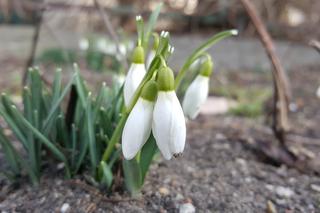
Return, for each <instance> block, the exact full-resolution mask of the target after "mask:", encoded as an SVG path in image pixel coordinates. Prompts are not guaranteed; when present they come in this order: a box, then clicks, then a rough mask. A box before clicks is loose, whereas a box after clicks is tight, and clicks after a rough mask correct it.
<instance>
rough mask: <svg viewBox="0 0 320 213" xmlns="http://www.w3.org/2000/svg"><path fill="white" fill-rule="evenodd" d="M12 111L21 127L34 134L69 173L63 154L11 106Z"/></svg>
mask: <svg viewBox="0 0 320 213" xmlns="http://www.w3.org/2000/svg"><path fill="white" fill-rule="evenodd" d="M12 109H13V111H14V113H16V114H17V117H18V118H19V121H20V122H21V123H22V124H23V125H25V126H26V128H28V129H29V130H30V131H32V132H33V133H34V136H35V137H37V138H38V139H39V141H40V142H41V143H43V144H44V145H45V146H46V147H47V148H48V149H49V150H50V151H51V152H52V153H53V154H54V155H55V156H56V158H58V159H59V160H61V161H62V162H64V163H65V167H66V169H67V173H69V171H68V168H69V167H68V162H67V159H66V157H65V156H64V154H63V153H62V152H61V151H60V150H59V149H58V148H57V147H56V146H55V145H54V144H53V143H52V142H51V141H49V140H48V139H47V138H46V137H45V136H44V135H43V134H41V132H40V131H39V130H37V129H36V128H35V127H34V126H33V125H32V124H30V122H29V121H27V120H26V119H25V118H24V117H23V116H22V115H21V114H20V112H19V111H18V110H17V108H16V107H15V106H12ZM68 176H69V175H68Z"/></svg>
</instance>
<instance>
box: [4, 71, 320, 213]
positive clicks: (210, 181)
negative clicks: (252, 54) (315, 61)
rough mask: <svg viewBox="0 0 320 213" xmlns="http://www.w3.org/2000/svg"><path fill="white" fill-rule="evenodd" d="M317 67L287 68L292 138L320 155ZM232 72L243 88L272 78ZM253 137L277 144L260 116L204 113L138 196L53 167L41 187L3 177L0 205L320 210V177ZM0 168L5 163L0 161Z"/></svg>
mask: <svg viewBox="0 0 320 213" xmlns="http://www.w3.org/2000/svg"><path fill="white" fill-rule="evenodd" d="M319 71H320V70H319V66H318V67H303V68H301V69H299V68H297V69H295V70H293V71H292V72H290V81H291V84H292V87H293V94H294V97H293V103H295V105H296V106H297V109H296V112H295V113H291V115H290V118H291V121H292V122H291V123H292V125H293V129H292V134H293V135H295V136H296V138H297V137H298V136H299V137H300V140H295V141H296V142H295V143H297V144H303V146H304V147H305V148H306V149H308V150H312V152H313V153H314V155H315V157H316V156H318V155H319V154H320V152H319V151H320V141H319V138H320V132H319V125H320V111H319V103H320V99H317V98H316V96H315V91H316V88H317V87H318V86H319ZM229 77H230V78H232V83H233V84H237V85H239V86H246V85H249V84H254V83H259V84H265V85H267V84H268V82H269V78H265V76H263V75H260V74H254V73H250V72H247V73H244V74H242V73H241V74H236V73H233V74H232V75H231V76H229ZM213 107H214V106H213ZM299 137H298V138H299ZM307 139H309V140H307ZM311 139H312V140H311ZM252 140H254V141H255V140H257V141H259V140H264V141H269V142H272V141H274V138H273V137H272V134H270V131H269V129H268V127H267V126H265V125H264V124H263V119H262V118H259V119H255V120H252V119H247V118H240V117H234V116H231V115H223V116H222V115H221V116H205V115H201V116H200V117H199V118H198V119H197V120H195V121H192V122H190V123H188V136H187V145H186V149H185V152H184V153H183V156H181V157H179V158H178V159H174V160H171V161H165V160H163V159H162V158H161V157H160V158H158V159H156V161H155V163H154V164H153V166H152V168H151V170H150V172H149V174H148V177H147V179H146V183H145V185H144V187H143V189H142V193H141V195H140V196H138V197H135V198H130V196H129V195H128V194H126V193H125V192H118V193H115V194H114V195H112V196H108V195H105V194H104V193H103V192H101V191H99V190H97V189H95V188H94V187H92V186H90V185H89V184H87V183H86V182H85V181H84V179H83V178H82V177H78V178H77V179H74V180H65V179H63V178H62V177H61V176H60V175H58V176H57V174H59V172H57V171H56V169H48V171H47V172H46V174H45V175H44V177H43V178H42V180H41V184H40V186H39V187H38V188H32V187H31V186H30V185H29V184H28V183H27V182H23V183H20V184H14V185H12V184H10V183H9V182H8V181H7V180H6V179H3V178H2V179H0V210H1V211H2V212H60V211H62V210H65V211H66V212H179V211H180V212H188V211H187V210H190V211H191V210H193V208H195V210H196V212H245V213H247V212H266V210H267V206H268V204H269V210H270V209H271V206H273V207H274V208H275V209H276V210H277V211H278V212H287V213H289V212H290V213H291V212H320V178H319V177H318V176H317V175H314V174H304V173H301V172H299V171H297V170H295V169H292V168H288V167H286V166H280V167H276V166H274V165H270V164H268V163H266V162H265V161H264V159H263V157H262V156H260V155H259V153H258V152H256V151H255V150H254V149H252V147H251V146H250V143H249V142H250V141H252ZM310 141H311V142H310ZM297 144H295V145H297ZM0 157H1V155H0ZM0 167H1V168H2V169H4V167H5V165H4V161H3V159H1V158H0Z"/></svg>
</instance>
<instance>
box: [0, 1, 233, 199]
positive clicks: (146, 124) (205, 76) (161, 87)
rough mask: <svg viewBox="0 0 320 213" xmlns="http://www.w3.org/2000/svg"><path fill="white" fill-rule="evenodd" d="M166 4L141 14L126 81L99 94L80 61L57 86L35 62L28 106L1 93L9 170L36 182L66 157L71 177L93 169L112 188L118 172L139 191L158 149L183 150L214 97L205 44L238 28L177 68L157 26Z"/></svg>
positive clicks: (1, 136) (97, 180)
mask: <svg viewBox="0 0 320 213" xmlns="http://www.w3.org/2000/svg"><path fill="white" fill-rule="evenodd" d="M160 8H161V6H159V7H158V8H157V9H156V10H155V11H154V12H153V13H152V14H151V16H150V18H149V21H148V23H147V24H146V25H145V24H144V21H143V19H142V18H141V16H137V18H136V23H137V32H138V39H137V42H136V46H135V48H134V50H133V52H132V56H131V59H130V68H129V70H128V72H127V75H126V77H125V81H124V83H122V84H121V85H122V86H121V87H119V86H118V84H114V86H107V85H106V84H102V85H101V87H100V90H99V91H98V92H97V94H93V93H92V92H91V91H90V90H89V89H88V87H87V85H86V83H85V82H84V80H83V79H82V77H81V75H80V73H79V70H78V67H77V65H74V74H73V76H72V78H71V79H70V81H69V83H68V84H66V85H65V86H63V84H62V81H61V76H62V72H61V70H59V69H58V70H57V71H56V73H55V77H54V81H53V83H52V86H51V87H48V86H45V84H44V83H43V82H42V79H41V76H40V74H39V70H38V69H37V68H31V69H30V70H29V73H28V84H27V86H26V87H25V88H24V89H23V92H22V99H23V104H22V105H23V107H19V106H17V105H15V104H14V103H13V102H12V101H11V100H10V98H9V97H8V96H7V95H6V94H2V96H1V105H0V114H1V116H2V118H3V119H4V120H5V122H6V127H3V129H0V144H1V148H2V152H3V153H4V155H5V157H6V159H7V163H8V166H9V169H8V170H6V171H3V172H4V173H5V174H6V175H7V176H8V177H9V178H11V179H13V180H15V179H17V178H18V177H21V176H25V175H27V176H28V177H29V178H30V180H31V182H32V183H33V184H35V185H37V184H38V182H39V179H40V178H41V175H42V173H43V171H44V168H45V167H46V166H47V165H48V164H47V163H48V162H50V163H53V164H60V165H61V164H62V165H63V168H64V173H65V176H66V178H72V177H73V176H75V175H77V174H86V177H87V180H89V181H90V182H91V183H92V184H94V185H96V186H99V187H104V188H106V189H108V190H111V188H112V185H113V184H114V183H115V182H119V181H115V179H116V178H117V180H118V179H121V180H123V181H122V182H121V181H120V182H121V183H123V186H125V188H126V189H127V190H128V191H129V192H131V193H132V194H135V193H137V192H139V190H140V189H141V187H142V186H143V183H144V180H145V177H146V174H147V172H148V170H149V167H150V164H151V163H152V161H153V159H154V156H156V155H157V153H161V155H162V156H163V157H164V158H165V159H167V160H169V159H171V158H173V157H178V156H179V155H181V154H182V152H183V150H184V145H185V140H186V120H185V117H187V118H189V119H194V118H195V117H196V116H197V114H198V112H199V108H200V106H201V104H202V103H203V102H204V101H205V100H206V98H207V96H208V90H209V79H210V75H211V74H212V70H213V62H212V59H211V57H210V55H208V54H207V53H206V50H207V49H208V48H210V47H211V46H212V45H213V44H215V43H217V42H218V41H220V40H221V39H224V38H226V37H229V36H232V35H235V34H236V33H237V32H236V31H235V30H230V31H224V32H221V33H218V34H216V35H215V36H213V37H211V38H210V39H209V40H208V41H207V42H205V43H203V44H202V45H201V46H200V47H199V48H197V49H196V50H194V52H192V53H191V54H190V56H189V57H188V58H187V60H186V61H185V63H184V65H183V66H182V68H181V69H180V70H179V72H177V74H176V75H174V72H173V71H172V70H171V69H170V67H169V66H168V64H167V61H168V59H169V57H170V56H171V54H173V50H174V48H173V47H172V46H171V45H170V36H169V33H168V32H161V34H160V35H158V34H157V33H155V32H153V28H154V24H155V22H156V19H157V17H158V15H159V12H160ZM151 35H154V36H153V39H152V37H151ZM151 44H152V48H151V50H149V54H148V56H147V57H146V55H145V53H146V52H147V51H148V49H149V46H151ZM196 60H197V61H199V63H200V65H199V68H198V69H192V70H193V72H194V73H193V76H194V78H192V79H189V78H188V79H187V78H185V76H186V74H187V73H188V72H190V69H189V68H190V66H191V65H192V64H193V63H194V62H195V61H196ZM181 85H187V86H185V88H187V89H186V90H185V91H186V92H185V93H184V95H183V96H184V97H183V101H182V103H183V104H182V106H181V104H180V100H179V99H178V97H177V95H176V91H178V90H179V88H180V86H181ZM4 128H9V129H10V130H11V131H12V133H13V135H14V138H16V139H17V140H18V141H19V142H20V143H21V145H22V150H18V149H16V146H14V145H13V143H12V142H11V141H12V137H11V136H9V137H8V136H7V135H6V134H5V131H4Z"/></svg>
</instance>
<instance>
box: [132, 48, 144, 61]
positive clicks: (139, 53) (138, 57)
mask: <svg viewBox="0 0 320 213" xmlns="http://www.w3.org/2000/svg"><path fill="white" fill-rule="evenodd" d="M132 63H135V64H143V63H144V50H143V47H142V46H137V47H136V48H134V50H133V54H132Z"/></svg>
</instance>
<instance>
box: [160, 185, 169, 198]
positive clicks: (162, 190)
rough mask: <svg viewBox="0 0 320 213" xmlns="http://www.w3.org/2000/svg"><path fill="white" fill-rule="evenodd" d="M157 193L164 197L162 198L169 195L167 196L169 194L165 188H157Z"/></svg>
mask: <svg viewBox="0 0 320 213" xmlns="http://www.w3.org/2000/svg"><path fill="white" fill-rule="evenodd" d="M159 192H160V194H161V195H164V196H166V195H169V194H170V191H169V189H167V188H165V187H161V188H159Z"/></svg>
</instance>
